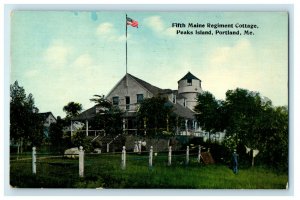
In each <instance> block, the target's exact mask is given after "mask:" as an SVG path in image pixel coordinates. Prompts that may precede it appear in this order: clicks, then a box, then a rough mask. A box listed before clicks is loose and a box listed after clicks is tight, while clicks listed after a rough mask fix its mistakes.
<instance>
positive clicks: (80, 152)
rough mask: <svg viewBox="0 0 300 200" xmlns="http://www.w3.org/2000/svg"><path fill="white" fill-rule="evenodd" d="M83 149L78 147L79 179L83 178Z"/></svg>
mask: <svg viewBox="0 0 300 200" xmlns="http://www.w3.org/2000/svg"><path fill="white" fill-rule="evenodd" d="M82 149H83V147H82V146H80V147H79V177H83V176H84V151H83V150H82Z"/></svg>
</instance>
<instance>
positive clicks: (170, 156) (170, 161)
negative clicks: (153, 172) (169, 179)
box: [168, 146, 172, 166]
mask: <svg viewBox="0 0 300 200" xmlns="http://www.w3.org/2000/svg"><path fill="white" fill-rule="evenodd" d="M171 164H172V146H169V155H168V166H171Z"/></svg>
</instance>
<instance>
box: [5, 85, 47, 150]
mask: <svg viewBox="0 0 300 200" xmlns="http://www.w3.org/2000/svg"><path fill="white" fill-rule="evenodd" d="M38 111H39V110H38V108H37V107H36V106H35V105H34V98H33V95H32V94H29V95H28V96H26V93H25V90H24V88H23V87H21V86H19V84H18V82H17V81H15V82H14V84H12V85H11V86H10V137H11V139H13V140H16V141H17V143H18V145H20V146H21V147H22V144H27V143H28V142H29V143H31V144H32V145H34V146H39V145H41V144H42V141H43V121H42V120H43V119H42V117H41V116H40V115H38ZM21 151H22V148H21Z"/></svg>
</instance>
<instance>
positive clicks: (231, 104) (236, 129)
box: [224, 88, 270, 148]
mask: <svg viewBox="0 0 300 200" xmlns="http://www.w3.org/2000/svg"><path fill="white" fill-rule="evenodd" d="M264 104H265V105H264ZM267 105H270V102H266V103H264V102H263V101H262V98H261V97H260V94H259V93H258V92H250V91H248V90H246V89H240V88H237V89H236V90H228V91H227V92H226V100H225V103H224V110H225V113H226V121H227V122H226V130H227V132H226V133H227V137H233V138H234V140H235V148H237V147H238V146H239V144H240V145H247V146H251V147H253V148H256V147H257V145H258V140H257V139H258V138H257V137H258V135H257V132H256V129H257V126H259V120H260V119H261V117H262V112H263V108H264V106H267Z"/></svg>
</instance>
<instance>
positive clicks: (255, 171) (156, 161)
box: [10, 154, 288, 189]
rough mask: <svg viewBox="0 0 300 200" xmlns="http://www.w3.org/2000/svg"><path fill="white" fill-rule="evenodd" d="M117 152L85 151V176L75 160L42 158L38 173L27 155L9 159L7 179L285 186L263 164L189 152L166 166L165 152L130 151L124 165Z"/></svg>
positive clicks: (30, 184) (94, 184) (89, 184)
mask: <svg viewBox="0 0 300 200" xmlns="http://www.w3.org/2000/svg"><path fill="white" fill-rule="evenodd" d="M120 164H121V155H120V154H114V155H112V154H109V155H108V154H101V155H85V171H84V174H85V177H84V178H79V177H78V159H66V158H44V159H38V161H37V175H32V173H31V160H30V159H29V160H26V159H23V160H20V161H11V163H10V184H11V186H12V187H18V188H41V187H43V188H99V187H102V188H161V189H163V188H182V189H185V188H189V189H285V186H286V183H287V181H288V175H287V174H284V173H277V172H275V171H272V170H269V169H266V168H262V167H253V168H244V169H240V170H239V173H238V174H233V172H232V170H231V169H230V168H228V167H227V166H224V165H218V164H215V165H201V164H199V163H197V160H196V156H191V158H190V163H189V165H186V164H185V156H174V157H173V158H172V166H167V157H166V155H159V156H156V157H155V156H154V158H153V167H152V168H149V167H148V156H147V155H135V154H134V155H133V154H128V155H127V160H126V169H125V170H122V169H121V167H120Z"/></svg>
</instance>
